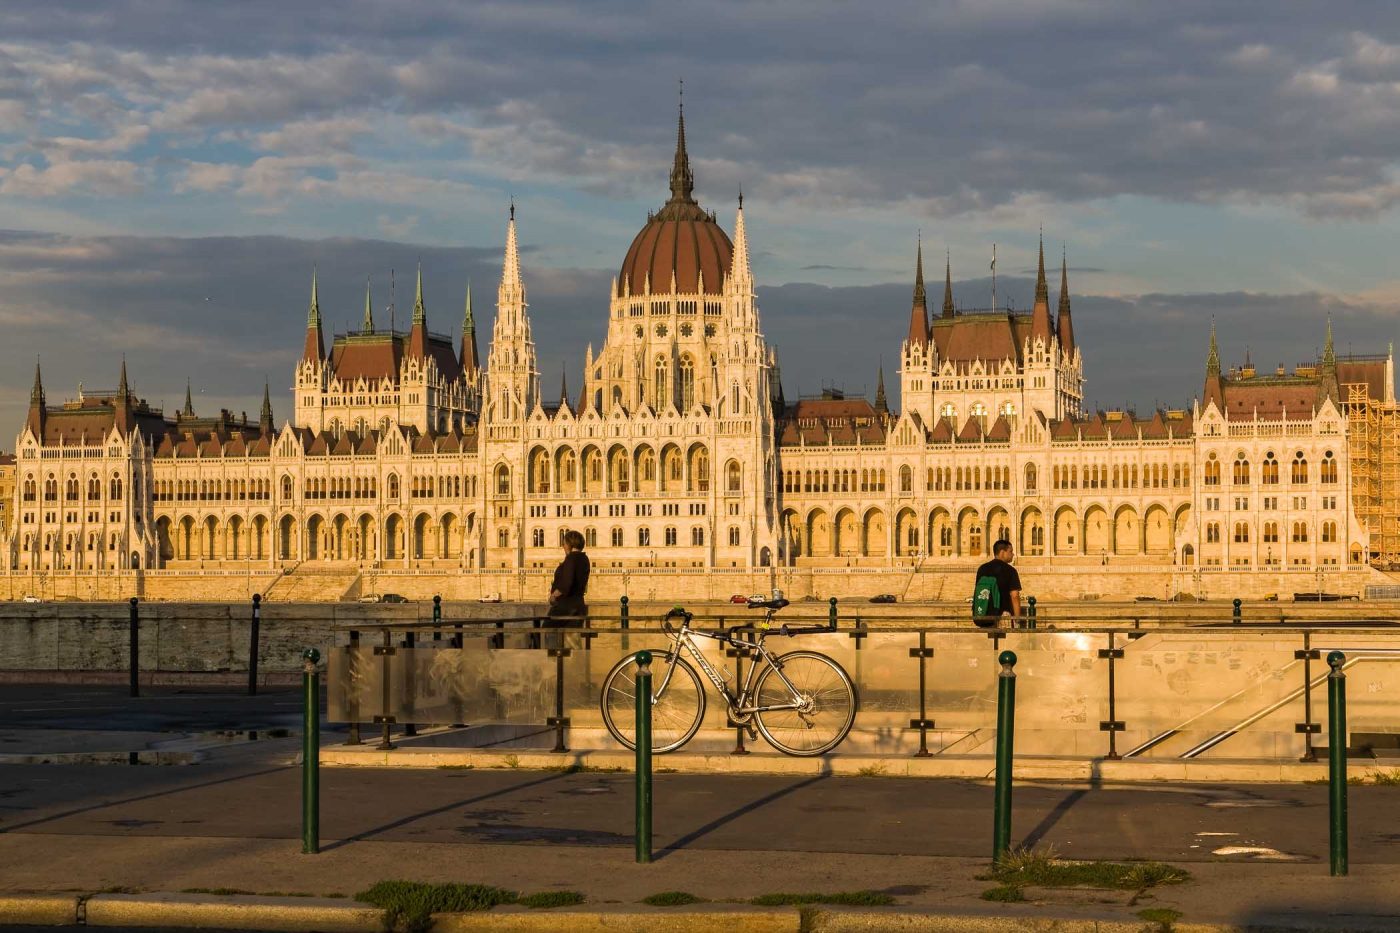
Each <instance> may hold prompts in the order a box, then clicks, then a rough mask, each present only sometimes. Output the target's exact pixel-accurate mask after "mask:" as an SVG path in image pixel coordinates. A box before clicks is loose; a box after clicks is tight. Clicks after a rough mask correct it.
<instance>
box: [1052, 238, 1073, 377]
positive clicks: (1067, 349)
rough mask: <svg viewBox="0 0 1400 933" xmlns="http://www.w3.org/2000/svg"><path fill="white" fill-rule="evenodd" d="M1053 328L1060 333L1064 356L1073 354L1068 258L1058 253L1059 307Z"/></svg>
mask: <svg viewBox="0 0 1400 933" xmlns="http://www.w3.org/2000/svg"><path fill="white" fill-rule="evenodd" d="M1055 329H1056V330H1057V331H1059V334H1060V349H1061V350H1062V351H1063V352H1064V354H1065V356H1073V355H1074V323H1073V321H1072V320H1071V318H1070V311H1069V258H1068V253H1066V252H1063V251H1062V252H1061V253H1060V307H1059V310H1058V311H1057V312H1056V313H1055Z"/></svg>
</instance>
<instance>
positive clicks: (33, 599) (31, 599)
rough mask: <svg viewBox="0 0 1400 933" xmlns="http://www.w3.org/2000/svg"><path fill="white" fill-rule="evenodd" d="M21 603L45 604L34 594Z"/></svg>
mask: <svg viewBox="0 0 1400 933" xmlns="http://www.w3.org/2000/svg"><path fill="white" fill-rule="evenodd" d="M21 602H26V603H41V602H43V600H42V599H40V598H39V597H37V596H35V595H34V594H33V593H30V594H29V595H28V596H26V597H24V599H22V600H21Z"/></svg>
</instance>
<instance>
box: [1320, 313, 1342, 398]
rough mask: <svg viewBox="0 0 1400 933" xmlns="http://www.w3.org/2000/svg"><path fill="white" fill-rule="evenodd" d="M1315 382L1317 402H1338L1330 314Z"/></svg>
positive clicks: (1335, 361) (1339, 393)
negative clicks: (1319, 370)
mask: <svg viewBox="0 0 1400 933" xmlns="http://www.w3.org/2000/svg"><path fill="white" fill-rule="evenodd" d="M1321 370H1322V371H1321V373H1320V374H1319V379H1318V382H1317V403H1318V405H1319V406H1320V405H1321V404H1322V402H1323V400H1324V399H1331V400H1332V404H1334V405H1336V404H1340V403H1341V400H1342V393H1341V389H1340V388H1339V387H1338V385H1337V353H1336V350H1334V349H1333V347H1332V315H1330V314H1329V315H1327V342H1326V343H1325V344H1323V348H1322V367H1321Z"/></svg>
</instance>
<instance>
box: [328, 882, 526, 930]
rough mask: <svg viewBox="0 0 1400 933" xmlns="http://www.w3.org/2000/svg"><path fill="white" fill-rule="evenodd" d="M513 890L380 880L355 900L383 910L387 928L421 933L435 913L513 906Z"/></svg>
mask: <svg viewBox="0 0 1400 933" xmlns="http://www.w3.org/2000/svg"><path fill="white" fill-rule="evenodd" d="M516 899H517V895H516V893H515V892H514V891H507V890H505V889H504V888H496V887H492V886H490V885H485V884H423V883H422V882H418V881H380V882H379V883H377V884H375V885H373V886H372V887H369V888H366V889H365V890H363V891H361V892H360V893H358V894H356V895H355V900H357V901H361V902H363V903H365V904H369V905H370V906H372V907H379V908H381V909H382V910H383V911H384V928H385V929H386V930H393V931H396V933H421V931H423V930H426V929H428V927H429V926H431V925H432V915H433V914H436V913H469V912H473V911H480V910H490V909H491V908H492V907H496V906H498V905H500V904H513V903H515V902H516Z"/></svg>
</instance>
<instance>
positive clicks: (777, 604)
mask: <svg viewBox="0 0 1400 933" xmlns="http://www.w3.org/2000/svg"><path fill="white" fill-rule="evenodd" d="M786 605H788V601H787V600H786V599H756V598H754V597H749V603H748V606H749V608H750V609H781V608H783V607H784V606H786Z"/></svg>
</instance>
